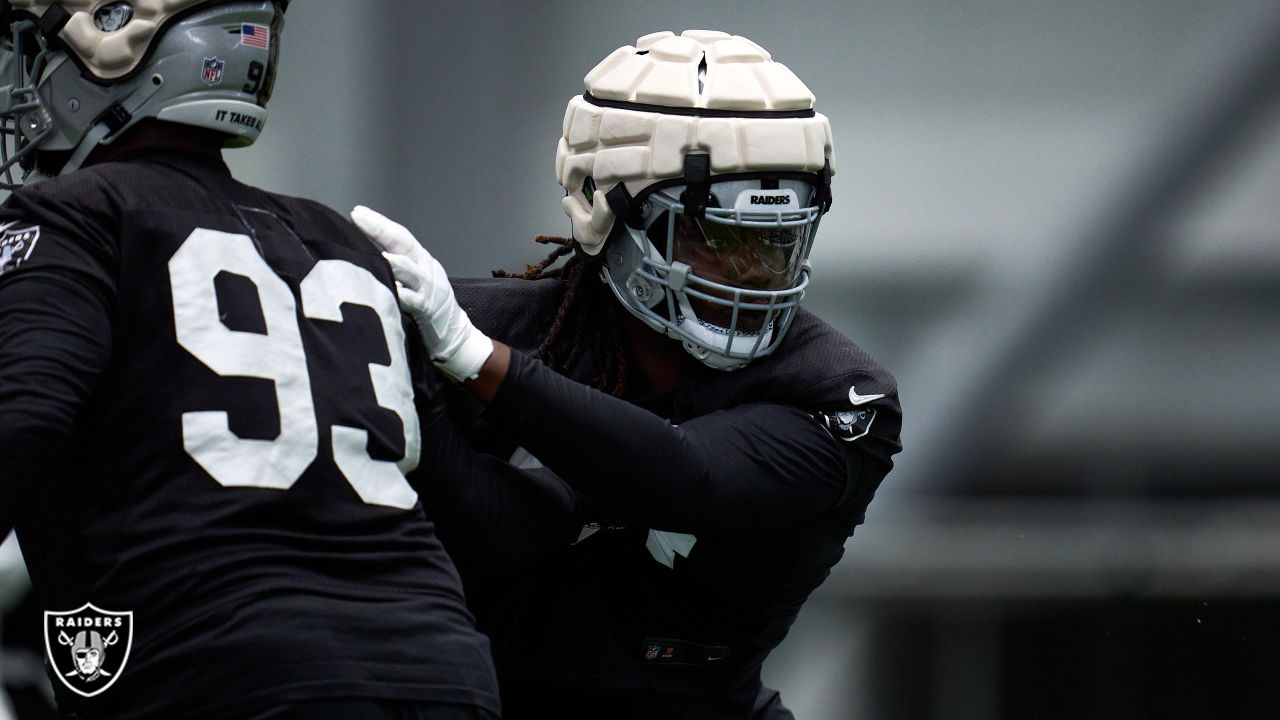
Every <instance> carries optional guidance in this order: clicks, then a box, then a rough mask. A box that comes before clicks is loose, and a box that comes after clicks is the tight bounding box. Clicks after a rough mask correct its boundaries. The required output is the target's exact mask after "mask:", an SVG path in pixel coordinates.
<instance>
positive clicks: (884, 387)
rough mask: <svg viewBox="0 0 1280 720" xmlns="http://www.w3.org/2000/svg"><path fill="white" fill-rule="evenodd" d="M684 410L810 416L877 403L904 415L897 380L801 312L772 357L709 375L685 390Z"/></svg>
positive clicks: (839, 334) (846, 339)
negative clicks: (780, 407) (775, 410)
mask: <svg viewBox="0 0 1280 720" xmlns="http://www.w3.org/2000/svg"><path fill="white" fill-rule="evenodd" d="M682 395H683V396H684V397H683V398H682V399H683V400H684V402H685V407H686V410H687V411H689V412H693V413H700V412H701V411H703V409H704V407H705V409H718V408H723V407H732V406H735V405H742V404H747V403H751V402H777V403H782V404H786V405H792V406H795V407H799V408H801V409H803V410H806V411H811V412H827V411H837V410H846V409H850V408H856V407H864V406H870V405H875V406H877V407H884V408H886V409H888V410H890V411H891V412H894V413H901V407H900V405H899V403H898V381H897V379H895V378H894V376H893V374H892V373H891V372H889V370H888V369H887V368H886V367H885V366H883V365H881V364H880V363H879V362H877V361H876V360H875V358H873V357H872V356H871V355H870V354H869V353H867V351H865V350H863V349H862V348H861V347H860V346H858V344H857V343H855V342H854V341H853V340H852V339H850V338H849V337H848V336H846V335H845V334H844V333H842V332H840V331H839V330H837V329H835V328H833V327H832V326H831V325H829V324H828V323H826V322H825V321H823V320H822V319H821V318H819V317H818V316H816V315H814V314H813V313H810V312H808V311H806V310H800V311H799V312H798V313H797V314H796V318H795V321H794V322H792V324H791V327H790V329H789V331H788V334H787V337H786V339H785V340H784V341H783V343H782V345H781V346H780V347H779V348H778V349H777V350H775V351H774V352H773V353H772V354H770V355H768V356H766V357H763V358H760V359H758V360H756V361H754V362H752V363H751V364H750V365H748V366H747V367H745V368H743V369H741V370H736V371H732V372H705V373H702V374H701V375H700V376H699V378H698V381H697V382H695V383H691V384H690V386H688V387H687V388H685V389H682Z"/></svg>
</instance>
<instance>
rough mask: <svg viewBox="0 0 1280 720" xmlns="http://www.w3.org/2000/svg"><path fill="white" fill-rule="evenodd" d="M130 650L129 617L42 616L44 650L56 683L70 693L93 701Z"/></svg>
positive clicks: (87, 612) (93, 612) (90, 609)
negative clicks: (59, 681)
mask: <svg viewBox="0 0 1280 720" xmlns="http://www.w3.org/2000/svg"><path fill="white" fill-rule="evenodd" d="M132 646H133V613H132V612H111V611H110V610H101V609H99V608H96V607H94V606H93V605H92V604H89V603H86V604H85V605H84V606H83V607H81V608H80V609H79V610H71V611H68V612H50V611H46V612H45V614H44V648H45V652H46V653H48V656H49V663H50V665H51V666H52V667H53V672H54V673H55V674H57V676H58V679H59V680H61V681H62V684H63V685H66V686H67V688H69V689H70V690H71V692H74V693H76V694H77V695H83V696H84V697H93V696H95V695H99V694H101V693H103V692H106V690H107V688H109V687H111V686H112V685H113V684H115V681H116V680H117V679H119V677H120V673H121V672H123V671H124V666H125V663H127V662H128V661H129V649H130V648H131V647H132Z"/></svg>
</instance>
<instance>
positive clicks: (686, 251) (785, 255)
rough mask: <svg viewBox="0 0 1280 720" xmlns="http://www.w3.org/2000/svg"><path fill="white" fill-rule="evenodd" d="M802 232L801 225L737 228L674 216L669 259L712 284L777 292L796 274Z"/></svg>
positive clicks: (803, 235) (799, 257)
mask: <svg viewBox="0 0 1280 720" xmlns="http://www.w3.org/2000/svg"><path fill="white" fill-rule="evenodd" d="M807 231H808V228H807V227H805V226H801V227H767V228H761V227H743V226H740V225H728V224H725V223H720V222H716V221H714V220H710V219H707V218H691V217H689V216H687V215H676V216H675V227H674V228H673V231H672V235H673V238H672V239H673V240H674V243H673V250H672V255H673V257H672V259H673V260H676V261H679V262H683V263H687V264H688V265H689V266H690V267H692V268H693V270H694V272H695V273H697V274H698V276H699V277H702V278H705V279H707V280H711V281H712V282H718V283H723V284H725V285H733V286H735V287H740V288H746V289H750V290H782V289H784V288H787V287H789V286H791V284H792V283H793V282H794V281H795V278H796V276H797V275H798V273H799V268H800V262H801V261H802V260H803V253H802V252H801V250H802V248H803V247H804V245H805V243H804V238H805V235H806V234H807Z"/></svg>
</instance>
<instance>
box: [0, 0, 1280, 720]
mask: <svg viewBox="0 0 1280 720" xmlns="http://www.w3.org/2000/svg"><path fill="white" fill-rule="evenodd" d="M685 28H711V29H723V30H727V31H730V32H733V33H737V34H742V35H745V36H747V37H749V38H752V39H753V40H755V41H757V42H759V43H760V44H761V45H763V46H764V47H766V48H768V49H769V50H770V51H771V52H772V53H773V55H774V58H775V59H777V60H780V61H781V62H783V63H785V64H786V65H788V66H789V67H790V68H792V69H793V70H794V71H795V72H796V73H797V74H798V75H799V76H800V77H801V78H802V79H804V80H805V81H806V83H807V84H808V85H809V87H810V88H811V89H812V90H813V92H814V93H815V95H816V96H817V98H818V100H817V107H818V109H819V111H821V112H823V113H825V114H826V115H828V116H829V117H830V119H831V123H832V127H833V130H834V134H835V142H836V156H837V174H836V177H835V203H834V207H833V210H832V212H831V214H830V215H829V216H828V217H827V219H825V220H824V221H823V227H822V232H821V233H820V236H819V239H818V243H817V246H816V249H815V251H814V266H815V275H814V285H813V288H814V289H813V292H812V294H811V296H810V298H809V300H808V301H807V302H808V304H809V307H810V308H811V309H813V310H815V311H816V312H818V313H819V314H820V315H822V316H823V317H824V318H826V319H828V320H829V321H831V322H832V323H833V324H835V325H836V326H837V327H839V328H840V329H842V330H843V331H845V332H846V333H848V334H849V335H850V336H852V337H853V338H854V339H855V340H857V341H858V342H859V343H860V344H862V345H863V346H864V347H865V348H867V349H868V350H869V351H870V352H871V353H872V354H873V355H875V356H876V357H877V358H878V359H880V360H881V361H883V362H884V363H885V364H886V365H888V366H889V367H890V368H891V369H893V370H894V371H895V373H896V375H897V376H898V379H899V381H900V385H901V394H902V400H903V404H904V407H905V414H906V425H905V428H904V431H903V440H904V445H905V446H906V450H905V451H904V453H903V454H902V455H901V456H899V457H900V460H899V464H898V468H897V469H896V470H895V471H894V472H893V473H892V474H891V475H890V476H889V478H888V479H887V480H886V482H885V484H884V485H883V487H882V489H881V492H880V495H879V497H878V498H877V499H876V501H875V502H874V503H873V504H872V506H871V508H870V511H869V513H868V518H867V524H866V525H865V526H863V527H862V528H860V529H859V530H858V533H857V535H856V537H855V538H854V539H852V540H851V541H850V542H849V544H848V547H847V551H846V556H845V558H844V560H843V561H842V562H841V564H840V565H839V566H837V567H836V569H835V571H834V573H833V575H832V577H831V579H830V580H829V581H828V582H827V584H826V585H825V586H824V587H823V588H822V589H821V590H820V591H819V592H818V593H817V594H816V595H815V596H814V597H813V598H812V599H811V600H810V602H809V604H808V605H807V606H806V607H805V610H804V611H803V612H802V614H801V617H800V619H799V621H798V622H797V624H796V626H795V627H794V629H793V631H792V634H791V636H790V637H789V638H788V639H787V640H786V642H785V643H784V645H783V646H782V647H781V648H779V650H777V651H776V652H775V653H774V655H773V656H772V657H771V659H770V661H769V662H768V664H767V665H766V676H767V680H768V682H770V683H772V684H774V685H775V686H776V687H778V688H779V689H781V690H782V692H783V697H784V699H785V700H786V702H787V703H788V704H789V705H790V706H791V707H792V709H793V710H794V711H795V713H796V716H797V717H798V718H800V720H821V719H824V718H973V719H981V718H1035V717H1039V718H1050V717H1073V718H1083V717H1088V718H1164V717H1224V718H1225V717H1260V718H1261V717H1267V718H1271V717H1280V705H1278V704H1276V703H1277V702H1278V701H1280V695H1278V694H1277V691H1276V690H1275V689H1274V688H1273V687H1272V686H1273V685H1276V684H1277V680H1276V679H1277V677H1280V676H1278V675H1277V669H1278V668H1280V602H1278V601H1277V600H1278V599H1280V484H1278V483H1277V479H1278V478H1277V474H1278V472H1277V470H1278V468H1280V442H1277V441H1278V440H1280V422H1278V421H1280V370H1278V368H1280V317H1278V315H1280V313H1278V312H1277V310H1278V309H1280V303H1278V300H1280V296H1278V295H1277V290H1280V242H1277V238H1278V237H1280V202H1277V201H1278V200H1280V102H1278V101H1280V3H1276V2H1275V0H1165V1H1162V2H1154V1H1140V0H1119V1H1116V0H1110V1H1106V2H1104V1H1102V0H1077V1H1076V2H1070V3H1065V2H1047V1H1040V0H1031V1H1026V0H1023V1H1014V0H962V1H961V2H943V1H941V0H899V1H898V2H893V3H869V2H835V1H834V0H832V1H828V2H763V1H760V0H751V1H743V2H710V1H704V2H697V3H690V2H675V1H669V0H649V1H648V2H634V3H626V4H623V3H601V2H585V1H579V0H571V1H566V2H554V3H517V2H504V3H499V2H407V1H399V2H397V1H394V0H361V1H360V2H340V1H339V0H299V1H298V2H295V3H293V8H292V9H291V10H290V14H289V19H288V24H287V27H286V30H285V36H284V46H283V52H282V68H281V70H280V74H279V79H278V82H277V91H276V96H275V99H274V100H273V102H272V107H271V119H270V122H269V123H268V126H267V130H266V133H265V134H264V136H263V138H262V140H261V141H260V142H259V143H258V145H256V146H255V147H254V148H252V149H250V150H243V151H236V152H230V153H228V159H229V161H230V162H231V164H232V166H233V169H234V170H235V171H236V172H237V174H238V175H239V176H240V177H241V179H244V180H246V181H248V182H251V183H253V184H256V185H259V186H262V187H266V188H268V189H271V190H276V191H280V192H285V193H290V194H296V195H303V196H308V197H311V198H315V199H318V200H321V201H323V202H325V203H327V204H329V205H331V206H333V207H335V208H337V209H339V210H344V211H345V210H346V209H348V208H350V207H351V206H352V205H353V204H355V203H364V204H368V205H370V206H372V207H374V208H377V209H379V210H382V211H383V212H385V213H387V214H388V215H390V216H392V217H394V218H396V219H398V220H400V221H401V222H403V223H405V224H406V225H408V226H409V227H410V228H412V229H413V230H415V231H416V232H417V233H418V235H419V237H420V238H422V239H423V241H424V243H426V244H427V245H428V247H429V248H430V249H431V251H432V252H433V253H435V254H436V256H437V257H438V258H439V259H440V260H441V262H442V263H443V264H444V266H445V267H446V268H448V269H449V270H450V272H451V273H452V274H454V275H480V274H485V273H487V272H488V270H489V269H491V268H494V267H506V268H519V267H523V264H524V263H525V262H530V261H533V260H535V259H538V258H540V257H541V255H542V253H541V252H540V250H541V248H540V247H536V246H534V245H533V244H532V243H531V242H530V239H531V238H532V237H533V235H534V234H537V233H553V234H567V233H568V231H569V227H568V220H567V219H566V218H565V217H564V215H563V213H562V211H561V209H560V204H559V198H560V197H561V195H562V191H561V189H560V188H559V186H558V185H557V184H556V181H555V179H554V173H553V168H554V148H555V145H556V141H557V139H558V137H559V133H560V123H561V119H562V116H563V111H564V106H565V103H566V102H567V100H568V99H569V98H570V97H571V96H572V95H575V94H577V93H579V92H581V91H582V82H581V79H582V76H583V75H584V74H585V73H586V72H587V71H588V70H590V69H591V68H592V67H593V66H594V64H595V63H596V62H597V61H598V60H600V59H602V58H603V57H604V56H605V55H607V54H608V53H609V52H610V51H612V50H613V49H614V48H616V47H618V46H620V45H624V44H628V43H632V42H634V40H635V38H637V37H638V36H640V35H643V34H646V33H648V32H652V31H655V30H664V29H670V30H674V31H680V30H682V29H685ZM2 601H3V598H2V597H0V602H2ZM15 666H16V663H10V664H9V667H15ZM11 674H12V671H11ZM3 714H4V713H3V710H0V717H3Z"/></svg>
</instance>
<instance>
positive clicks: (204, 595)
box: [0, 153, 499, 718]
mask: <svg viewBox="0 0 1280 720" xmlns="http://www.w3.org/2000/svg"><path fill="white" fill-rule="evenodd" d="M0 233H3V234H2V235H0V237H3V238H4V240H0V245H3V247H4V248H6V250H5V255H4V258H3V259H4V261H5V263H4V265H3V266H0V272H2V274H0V438H4V441H3V442H0V500H3V501H4V503H5V504H7V505H8V507H0V525H3V524H4V522H6V521H8V522H13V523H14V524H15V525H16V527H17V530H18V534H19V539H20V541H21V543H22V549H23V553H24V555H25V557H26V560H27V563H28V567H29V569H30V571H31V575H32V578H33V581H34V585H35V589H36V592H37V597H38V598H39V602H40V604H41V606H42V607H43V609H45V610H49V611H70V610H75V609H77V608H79V607H80V606H81V605H83V604H84V603H86V602H91V603H93V605H94V606H95V607H98V608H101V609H103V610H109V611H115V612H126V611H128V612H132V613H133V625H134V632H133V642H132V647H131V648H130V649H129V655H128V662H127V666H126V667H124V668H123V669H122V670H121V671H120V672H119V674H118V677H117V678H116V679H115V684H114V685H113V686H112V687H110V688H109V689H108V690H106V691H104V692H102V693H101V694H99V695H96V696H94V697H92V698H88V699H85V698H81V697H78V696H73V695H72V694H71V693H69V692H67V689H66V688H63V687H61V683H60V682H59V681H58V679H57V678H52V682H53V685H54V687H55V689H57V690H58V691H59V694H60V701H61V704H62V707H63V709H64V711H74V712H76V713H78V716H79V717H81V718H134V717H144V716H145V717H149V718H152V717H165V718H169V717H188V715H189V714H190V715H191V716H199V717H216V718H232V717H238V716H240V715H241V714H243V713H247V712H251V711H254V710H257V709H261V708H265V707H271V706H273V705H275V704H277V703H281V702H287V701H292V700H303V699H316V698H325V697H354V698H386V699H405V700H422V701H435V702H445V703H459V704H464V705H476V706H480V707H483V708H485V709H487V710H488V711H490V712H494V713H497V712H498V709H499V705H498V697H497V688H496V685H495V679H494V673H493V666H492V661H491V658H490V656H489V651H488V643H487V641H486V639H485V638H484V636H483V635H481V634H479V633H478V632H477V631H476V630H475V629H474V622H473V619H472V617H471V615H470V614H469V612H468V610H467V609H466V606H465V603H464V600H463V595H462V589H461V585H460V583H459V580H458V577H457V573H456V570H455V569H454V566H453V564H452V562H451V561H450V559H449V557H448V556H447V555H446V554H445V551H444V548H443V547H442V546H441V544H440V542H439V541H438V539H437V537H436V534H435V530H434V527H433V525H432V524H431V523H430V522H429V521H428V520H427V518H426V516H425V514H424V512H423V505H424V504H429V503H430V502H431V500H430V498H427V497H422V498H419V496H418V493H417V492H416V490H415V489H414V488H413V487H412V486H411V485H409V484H408V482H407V481H406V480H405V478H404V474H403V473H404V472H406V471H408V470H411V469H412V468H413V467H414V466H415V465H416V464H417V463H418V460H417V456H418V454H419V452H420V436H419V427H418V420H417V417H418V411H417V409H416V408H415V403H414V383H415V378H414V377H412V376H411V373H410V372H409V369H408V368H409V367H410V364H409V363H410V362H411V359H409V358H407V356H406V353H407V352H408V351H407V350H406V344H405V335H404V326H403V325H402V320H401V316H400V313H399V310H398V308H397V306H396V300H395V295H394V284H393V280H392V278H391V274H390V270H389V268H388V267H387V265H386V263H385V262H384V261H383V259H382V258H381V257H380V256H379V255H378V254H377V252H376V251H375V249H374V248H373V247H372V246H371V245H370V244H369V243H368V241H367V240H366V239H365V238H364V237H363V235H361V234H360V233H359V231H358V230H356V229H355V227H354V226H353V225H351V224H350V223H349V222H348V221H346V220H345V219H344V218H342V217H340V216H338V215H337V214H336V213H334V212H332V211H330V210H328V209H327V208H325V207H323V206H321V205H319V204H316V203H312V202H309V201H305V200H300V199H295V198H288V197H282V196H279V195H274V194H271V193H267V192H264V191H261V190H258V189H255V188H251V187H248V186H245V185H242V184H240V183H238V182H236V181H235V180H233V179H232V178H231V176H230V174H229V173H228V171H227V169H226V167H225V166H224V165H223V164H222V163H221V161H220V160H218V159H217V158H214V157H206V156H200V155H194V154H192V155H188V154H180V153H164V154H159V153H153V154H142V155H136V156H132V157H130V158H129V159H126V160H122V161H117V162H112V163H108V164H103V165H96V166H92V167H90V168H87V169H84V170H81V171H78V172H76V173H73V174H71V175H68V176H66V177H60V178H55V179H51V180H46V181H44V182H42V183H40V184H38V185H34V186H31V187H29V188H24V189H22V190H20V191H17V192H15V193H14V194H13V195H12V196H11V197H10V198H9V200H8V201H7V202H6V203H5V204H4V206H3V208H2V209H0ZM414 347H415V348H416V342H415V343H414ZM416 380H417V381H419V385H420V386H419V390H420V391H421V390H422V389H423V386H421V382H423V381H424V380H423V378H421V377H419V378H416ZM0 534H2V532H0ZM53 651H54V652H67V653H70V648H69V647H60V646H58V645H57V644H56V643H55V644H54V646H53ZM118 651H120V646H119V645H116V646H115V647H109V648H107V652H108V653H111V652H118Z"/></svg>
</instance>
